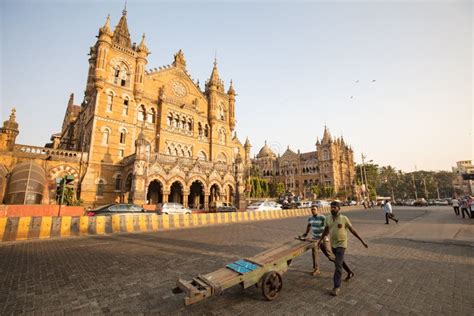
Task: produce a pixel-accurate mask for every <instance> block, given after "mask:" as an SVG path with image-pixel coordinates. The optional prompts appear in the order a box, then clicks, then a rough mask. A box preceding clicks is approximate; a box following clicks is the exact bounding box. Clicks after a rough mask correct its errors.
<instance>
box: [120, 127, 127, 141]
mask: <svg viewBox="0 0 474 316" xmlns="http://www.w3.org/2000/svg"><path fill="white" fill-rule="evenodd" d="M126 137H127V132H126V131H124V130H121V131H120V144H125V141H126Z"/></svg>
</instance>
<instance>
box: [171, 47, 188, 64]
mask: <svg viewBox="0 0 474 316" xmlns="http://www.w3.org/2000/svg"><path fill="white" fill-rule="evenodd" d="M173 66H175V67H178V68H186V60H185V59H184V53H183V50H181V49H180V50H179V51H178V52H177V53H176V54H174V61H173Z"/></svg>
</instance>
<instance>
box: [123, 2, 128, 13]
mask: <svg viewBox="0 0 474 316" xmlns="http://www.w3.org/2000/svg"><path fill="white" fill-rule="evenodd" d="M122 15H127V0H125V5H124V7H123V10H122Z"/></svg>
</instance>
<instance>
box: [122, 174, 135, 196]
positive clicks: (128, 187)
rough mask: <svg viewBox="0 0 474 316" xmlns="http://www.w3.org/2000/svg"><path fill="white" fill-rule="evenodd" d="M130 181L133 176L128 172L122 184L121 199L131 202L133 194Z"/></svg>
mask: <svg viewBox="0 0 474 316" xmlns="http://www.w3.org/2000/svg"><path fill="white" fill-rule="evenodd" d="M132 182H133V176H132V174H131V173H130V174H129V175H128V176H127V178H126V179H125V185H124V186H123V192H124V194H123V195H124V196H123V200H124V201H127V202H128V203H132V201H133V195H132V192H131V191H132Z"/></svg>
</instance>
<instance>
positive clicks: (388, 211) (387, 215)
mask: <svg viewBox="0 0 474 316" xmlns="http://www.w3.org/2000/svg"><path fill="white" fill-rule="evenodd" d="M383 210H384V212H385V224H386V225H388V224H389V222H388V220H389V219H391V220H392V221H394V222H395V223H397V224H398V219H396V218H395V215H393V211H392V204H391V203H390V201H389V200H385V203H384V204H383Z"/></svg>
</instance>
